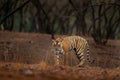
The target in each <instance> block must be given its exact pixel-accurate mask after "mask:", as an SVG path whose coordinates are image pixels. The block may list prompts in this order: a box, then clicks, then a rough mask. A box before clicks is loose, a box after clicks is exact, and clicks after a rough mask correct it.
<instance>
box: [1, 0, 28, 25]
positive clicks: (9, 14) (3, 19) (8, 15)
mask: <svg viewBox="0 0 120 80" xmlns="http://www.w3.org/2000/svg"><path fill="white" fill-rule="evenodd" d="M29 2H30V0H27V1H25V2H24V3H23V4H22V5H21V6H19V7H18V8H16V9H15V10H13V11H11V12H10V13H8V14H7V15H6V16H5V17H4V18H2V19H1V20H0V25H1V24H2V23H3V22H4V21H5V20H6V19H7V18H8V17H10V16H11V15H13V14H14V13H15V12H17V11H18V10H20V9H21V8H23V7H24V6H25V5H26V4H28V3H29Z"/></svg>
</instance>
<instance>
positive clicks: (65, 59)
mask: <svg viewBox="0 0 120 80" xmlns="http://www.w3.org/2000/svg"><path fill="white" fill-rule="evenodd" d="M67 64H68V52H65V54H64V66H66V65H67Z"/></svg>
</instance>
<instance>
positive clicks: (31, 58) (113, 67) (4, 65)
mask: <svg viewBox="0 0 120 80" xmlns="http://www.w3.org/2000/svg"><path fill="white" fill-rule="evenodd" d="M58 36H59V35H58ZM84 38H86V39H87V40H88V42H89V45H90V50H91V51H90V52H91V57H92V58H93V59H94V60H95V61H94V63H93V64H92V65H91V67H85V68H74V67H73V66H75V65H76V64H77V63H78V61H77V59H76V56H74V53H73V52H70V55H69V57H70V58H69V63H68V66H62V65H61V66H54V63H55V59H54V55H53V53H52V48H51V41H52V40H51V36H50V35H47V34H36V33H17V32H7V31H4V32H2V31H1V32H0V80H5V79H6V80H16V79H17V80H21V79H22V80H28V79H29V80H40V79H41V80H43V79H44V80H48V79H49V80H62V79H63V80H120V40H109V42H108V44H107V45H106V46H100V45H96V44H95V43H94V41H93V40H92V39H91V38H89V37H84ZM61 64H62V63H61Z"/></svg>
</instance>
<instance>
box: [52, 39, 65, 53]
mask: <svg viewBox="0 0 120 80" xmlns="http://www.w3.org/2000/svg"><path fill="white" fill-rule="evenodd" d="M62 41H63V39H62V38H61V37H58V38H56V39H54V40H53V43H52V45H53V47H54V49H55V53H56V54H64V50H63V46H62Z"/></svg>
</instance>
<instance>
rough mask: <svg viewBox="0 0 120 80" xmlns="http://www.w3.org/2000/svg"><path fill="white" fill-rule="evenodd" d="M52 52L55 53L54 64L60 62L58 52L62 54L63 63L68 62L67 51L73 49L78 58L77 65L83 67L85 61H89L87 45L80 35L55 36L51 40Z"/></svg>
mask: <svg viewBox="0 0 120 80" xmlns="http://www.w3.org/2000/svg"><path fill="white" fill-rule="evenodd" d="M52 41H53V42H52V45H53V48H54V52H55V54H56V59H57V60H56V64H60V61H59V54H62V55H64V65H66V64H67V62H68V52H69V51H71V50H74V51H75V54H76V56H77V58H78V60H79V64H78V65H77V66H79V67H83V66H85V65H86V63H87V62H90V54H89V53H90V52H89V45H88V42H87V40H86V39H84V38H82V37H80V36H68V37H64V38H61V37H57V38H56V39H53V40H52Z"/></svg>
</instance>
